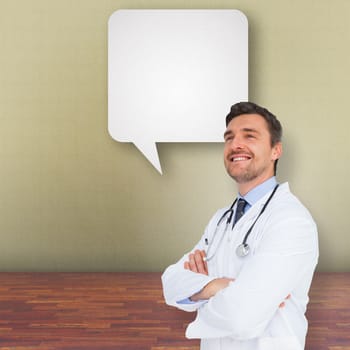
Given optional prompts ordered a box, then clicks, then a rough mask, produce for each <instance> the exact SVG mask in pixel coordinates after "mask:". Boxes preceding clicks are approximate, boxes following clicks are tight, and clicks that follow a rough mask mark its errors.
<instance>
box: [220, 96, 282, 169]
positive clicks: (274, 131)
mask: <svg viewBox="0 0 350 350" xmlns="http://www.w3.org/2000/svg"><path fill="white" fill-rule="evenodd" d="M242 114H258V115H260V116H261V117H263V118H264V119H265V121H266V123H267V127H268V130H269V133H270V138H271V146H274V145H276V143H278V142H281V140H282V126H281V123H280V122H279V121H278V119H277V118H276V117H275V116H274V115H273V114H272V113H271V112H270V111H269V110H267V109H266V108H264V107H261V106H259V105H257V104H255V103H253V102H238V103H236V104H234V105H233V106H232V107H231V110H230V113H229V114H228V115H227V116H226V127H227V126H228V124H229V123H230V121H231V120H232V119H233V118H235V117H238V116H240V115H242ZM277 161H278V159H276V161H275V164H274V170H275V175H276V170H277Z"/></svg>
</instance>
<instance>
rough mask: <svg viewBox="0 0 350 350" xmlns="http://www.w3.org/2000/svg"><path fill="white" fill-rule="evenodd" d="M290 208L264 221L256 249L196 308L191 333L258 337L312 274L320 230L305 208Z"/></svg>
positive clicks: (199, 336)
mask: <svg viewBox="0 0 350 350" xmlns="http://www.w3.org/2000/svg"><path fill="white" fill-rule="evenodd" d="M288 211H289V212H288V214H289V215H288V216H286V211H285V210H283V208H281V210H279V211H278V213H276V212H275V213H274V218H273V220H270V221H269V220H265V227H262V228H261V229H262V230H263V231H264V232H263V236H262V237H263V238H262V240H261V241H260V244H259V246H258V248H257V250H256V251H255V254H254V255H253V256H251V257H250V258H249V260H247V262H246V263H245V264H244V266H243V267H242V269H241V271H240V273H239V275H238V276H237V278H236V280H235V281H234V282H231V283H230V284H229V286H228V287H227V288H225V289H223V290H221V291H220V292H218V293H217V294H216V295H215V296H214V297H212V298H211V299H210V300H209V301H208V303H206V304H205V305H203V306H202V307H201V308H200V309H199V310H198V313H197V318H196V320H195V321H194V322H192V323H191V324H190V325H189V327H188V328H187V332H186V336H187V337H188V338H220V337H226V336H228V337H231V338H234V339H237V340H246V339H251V338H255V337H258V336H260V335H261V334H263V332H264V330H265V328H266V326H267V325H268V323H269V322H270V321H271V319H272V318H273V316H274V314H275V313H276V311H277V310H278V307H279V304H280V303H281V302H282V301H283V300H284V298H285V297H286V296H287V295H288V294H292V293H293V289H294V288H295V287H296V286H298V284H299V283H305V281H307V280H309V279H310V276H312V274H313V271H314V269H315V266H316V264H317V259H318V243H317V229H316V226H315V224H314V222H313V220H312V219H311V217H309V216H308V215H305V213H302V215H300V212H296V213H293V212H291V211H290V208H288ZM297 211H298V210H297ZM294 214H295V215H294Z"/></svg>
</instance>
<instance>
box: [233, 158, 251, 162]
mask: <svg viewBox="0 0 350 350" xmlns="http://www.w3.org/2000/svg"><path fill="white" fill-rule="evenodd" d="M246 159H248V158H246V157H236V158H232V160H233V161H234V162H238V161H240V160H246Z"/></svg>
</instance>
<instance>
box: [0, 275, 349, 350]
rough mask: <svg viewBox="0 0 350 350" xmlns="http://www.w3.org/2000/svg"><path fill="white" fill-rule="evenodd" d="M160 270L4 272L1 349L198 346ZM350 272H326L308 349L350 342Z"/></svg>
mask: <svg viewBox="0 0 350 350" xmlns="http://www.w3.org/2000/svg"><path fill="white" fill-rule="evenodd" d="M160 275H161V274H160V273H0V349H1V350H14V349H16V350H33V349H35V350H68V349H69V350H75V349H76V350H79V349H84V350H112V349H113V350H119V349H120V350H121V349H123V350H131V349H132V350H173V349H177V350H198V349H199V341H198V340H188V339H185V337H184V333H185V329H186V326H187V324H188V323H189V322H190V321H191V320H192V319H193V318H194V314H193V313H186V312H182V311H179V310H176V309H174V308H171V307H168V306H166V305H165V303H164V301H163V295H162V289H161V283H160ZM349 295H350V273H330V274H327V273H318V274H316V275H315V278H314V281H313V284H312V288H311V291H310V303H309V308H308V311H307V316H308V319H309V333H308V337H307V346H306V350H326V349H327V350H340V349H342V350H350V297H349Z"/></svg>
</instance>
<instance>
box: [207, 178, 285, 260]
mask: <svg viewBox="0 0 350 350" xmlns="http://www.w3.org/2000/svg"><path fill="white" fill-rule="evenodd" d="M278 186H279V184H277V185H276V186H275V188H274V189H273V191H272V192H271V194H270V196H269V198H268V199H267V201H266V202H265V204H264V206H263V208H262V209H261V211H260V213H259V215H258V216H257V218H256V219H255V220H254V222H253V224H252V225H251V226H250V227H249V229H248V231H247V233H246V234H245V235H244V238H243V242H242V243H241V244H240V245H239V246H238V247H237V249H236V254H237V255H238V256H239V257H245V256H247V255H248V254H249V252H250V248H249V245H248V243H247V241H248V238H249V235H250V233H251V232H252V230H253V228H254V226H255V224H256V222H257V221H258V219H259V218H260V216H261V215H262V214H263V212H264V211H265V209H266V208H267V206H268V204H269V203H270V201H271V199H272V197H273V196H274V194H275V193H276V191H277V188H278ZM236 202H237V198H236V199H235V200H234V202H233V203H232V205H231V206H230V208H229V209H227V210H226V211H225V212H224V213H223V214H222V215H221V217H220V219H219V220H218V222H217V224H216V228H215V231H214V234H213V239H212V241H211V243H210V244H209V242H208V239H207V238H206V239H205V243H206V245H208V248H207V256H206V258H205V261H210V260H211V259H212V258H213V257H214V256H215V254H216V252H217V250H218V248H219V246H220V244H221V242H222V240H223V239H224V236H225V234H226V231H227V228H228V226H229V225H230V223H231V220H232V217H233V213H234V210H233V208H234V205H235V204H236ZM228 213H230V215H229V217H228V219H227V220H226V225H225V229H224V231H223V233H222V235H221V237H220V240H219V242H218V244H217V246H216V249H215V251H214V253H213V254H212V255H211V256H209V253H210V248H211V246H212V245H213V242H214V239H215V236H216V235H217V231H218V229H219V226H220V224H221V222H222V221H223V219H224V218H225V217H226V215H227V214H228ZM233 227H234V224H233V223H232V229H233Z"/></svg>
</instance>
